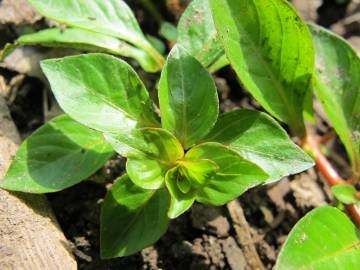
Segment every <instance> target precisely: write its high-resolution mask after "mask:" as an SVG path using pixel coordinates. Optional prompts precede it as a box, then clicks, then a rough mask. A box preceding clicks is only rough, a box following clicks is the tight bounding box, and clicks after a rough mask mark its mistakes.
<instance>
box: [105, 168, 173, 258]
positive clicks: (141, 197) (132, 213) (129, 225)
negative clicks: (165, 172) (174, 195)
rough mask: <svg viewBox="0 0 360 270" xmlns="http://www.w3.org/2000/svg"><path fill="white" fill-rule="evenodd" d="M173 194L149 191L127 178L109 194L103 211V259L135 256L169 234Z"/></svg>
mask: <svg viewBox="0 0 360 270" xmlns="http://www.w3.org/2000/svg"><path fill="white" fill-rule="evenodd" d="M168 207H169V194H168V193H167V192H166V190H165V189H159V190H156V191H154V190H145V189H142V188H140V187H138V186H136V185H134V184H133V183H132V182H131V181H130V179H129V177H128V176H127V175H124V176H122V177H121V178H120V179H118V180H117V181H116V182H115V183H114V185H113V186H112V187H111V189H110V190H109V192H108V193H107V195H106V197H105V200H104V203H103V206H102V209H101V226H100V234H101V235H100V236H101V237H100V240H101V257H102V258H106V259H109V258H114V257H122V256H128V255H132V254H134V253H136V252H138V251H140V250H142V249H143V248H145V247H147V246H149V245H151V244H153V243H154V242H156V241H157V240H158V239H159V238H160V237H161V236H162V235H163V234H164V233H165V232H166V230H167V227H168V224H169V219H168V217H167V215H166V212H167V210H168Z"/></svg>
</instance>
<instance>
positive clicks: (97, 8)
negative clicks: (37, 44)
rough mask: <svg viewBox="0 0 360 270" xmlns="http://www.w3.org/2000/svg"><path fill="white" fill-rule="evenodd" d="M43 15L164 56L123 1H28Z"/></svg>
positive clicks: (156, 56) (159, 59)
mask: <svg viewBox="0 0 360 270" xmlns="http://www.w3.org/2000/svg"><path fill="white" fill-rule="evenodd" d="M29 1H30V3H31V4H32V5H33V6H34V7H35V9H36V10H37V11H38V12H39V13H41V14H42V15H44V16H45V17H47V18H49V19H51V20H55V21H57V22H60V23H63V24H65V25H68V26H71V27H74V28H80V29H83V30H88V31H91V32H97V33H100V34H105V35H109V36H113V37H116V38H119V39H121V40H125V41H127V42H129V43H131V44H133V45H135V46H137V47H139V48H141V49H143V50H144V51H146V52H147V53H148V54H149V55H150V56H151V57H152V58H153V59H154V60H155V61H156V62H157V63H158V70H160V69H161V67H162V65H163V62H164V60H163V58H162V56H161V55H160V54H158V53H157V52H156V50H155V49H154V48H153V47H152V46H151V45H150V43H149V42H148V41H147V40H146V38H145V36H144V34H143V33H142V31H141V29H140V26H139V24H138V22H137V21H136V18H135V16H134V14H133V13H132V11H131V9H130V8H129V7H128V6H127V4H126V3H125V2H124V1H123V0H107V1H103V0H92V1H88V0H64V1H59V0H56V1H53V0H29Z"/></svg>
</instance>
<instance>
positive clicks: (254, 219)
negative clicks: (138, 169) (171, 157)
mask: <svg viewBox="0 0 360 270" xmlns="http://www.w3.org/2000/svg"><path fill="white" fill-rule="evenodd" d="M0 2H1V1H0ZM128 2H130V5H131V6H132V8H133V9H134V10H135V14H136V16H137V17H138V19H139V21H140V23H141V25H142V27H143V29H144V30H145V32H146V33H150V34H153V35H156V32H157V27H158V25H157V22H156V21H155V20H154V18H153V16H151V15H149V14H148V12H147V11H146V10H144V9H143V7H142V6H141V5H140V4H139V3H137V2H136V3H135V4H134V1H128ZM138 2H140V1H138ZM153 2H154V3H155V2H160V1H153ZM168 2H169V3H170V4H169V5H168V7H167V6H166V5H165V4H162V3H160V4H159V10H160V11H161V14H163V16H164V18H166V19H167V20H169V21H172V22H176V19H177V18H178V16H179V15H180V14H181V11H182V10H183V8H184V7H185V4H186V1H175V0H173V1H168ZM304 2H306V1H304ZM340 2H341V1H335V0H325V1H323V4H322V5H321V6H320V7H319V8H318V10H317V17H318V18H317V21H318V23H320V24H322V25H324V26H326V27H333V26H334V25H336V27H337V28H336V29H341V31H343V32H342V34H343V35H344V36H345V37H349V36H352V37H355V38H359V35H360V33H359V32H360V30H358V32H356V31H354V29H353V28H347V26H346V25H345V24H343V23H342V20H343V19H344V18H346V17H347V16H349V15H350V14H348V6H349V3H348V2H346V1H345V3H340ZM169 8H170V9H169ZM315 12H316V11H315ZM44 23H46V22H45V21H41V22H40V25H41V24H44ZM38 25H39V22H38V23H37V27H38ZM339 27H340V28H339ZM19 29H23V28H21V27H20V28H16V27H15V26H13V25H11V24H9V25H3V26H1V27H0V36H1V38H0V43H1V44H0V45H3V44H4V43H5V41H9V40H13V39H14V38H15V37H16V35H17V33H19V31H20V30H19ZM349 29H350V30H349ZM348 30H349V31H351V33H350V32H349V31H348ZM21 31H23V30H21ZM339 31H340V30H339ZM139 73H140V75H141V77H142V78H143V79H144V80H145V83H146V84H147V85H148V86H149V88H150V89H154V87H155V83H156V78H157V77H156V76H154V75H148V74H145V73H144V72H142V71H139ZM19 74H20V73H19V72H16V71H11V70H9V69H8V68H6V67H3V68H0V75H1V77H3V78H4V80H5V83H6V84H8V85H10V84H11V81H12V79H13V78H14V77H15V76H17V75H19ZM215 79H216V82H217V85H218V88H219V96H220V98H221V104H220V108H221V111H229V110H231V109H233V108H235V107H250V108H256V109H261V108H260V107H259V105H258V104H257V103H256V102H255V101H254V100H253V99H252V98H251V97H250V96H249V95H248V94H247V93H246V92H245V91H244V90H243V89H242V88H241V86H240V85H239V83H238V81H237V79H236V76H235V74H234V72H233V71H232V70H231V69H230V68H225V69H223V70H222V71H220V72H218V73H217V74H216V76H215ZM45 89H46V85H44V83H43V81H42V80H41V79H39V78H34V77H29V76H27V75H26V74H25V75H24V78H23V79H22V80H21V82H20V83H19V84H18V85H16V88H15V90H14V87H13V88H12V92H11V93H7V94H6V97H7V100H8V105H9V106H10V109H11V114H12V117H13V118H14V120H15V122H16V125H17V127H18V129H19V131H20V133H21V135H22V136H23V137H26V136H28V135H29V134H30V133H31V132H32V131H33V130H35V129H36V128H37V127H39V126H40V125H41V124H42V123H44V119H46V118H47V115H48V114H49V111H44V104H48V99H49V100H50V103H51V101H52V98H51V95H44V91H45V92H46V90H45ZM14 91H15V93H14ZM46 93H47V92H46ZM154 95H155V94H154ZM45 99H46V100H45ZM45 107H46V106H45ZM54 108H56V106H54ZM49 110H50V111H52V109H51V108H50V109H49ZM52 112H53V111H52ZM316 112H317V118H318V121H319V123H320V125H319V128H318V130H317V131H318V133H319V134H325V133H328V132H329V130H330V128H329V126H328V122H327V120H326V117H324V114H323V113H322V112H321V109H320V108H319V107H317V108H316ZM328 147H329V149H330V151H333V152H332V153H334V155H332V159H333V161H334V163H335V164H336V166H338V167H339V168H340V169H341V170H340V171H341V172H343V173H344V174H345V175H346V174H347V171H348V170H349V167H348V162H347V160H346V158H345V154H344V150H343V147H342V145H341V144H340V143H339V142H338V141H337V140H335V141H332V142H330V143H329V145H328ZM123 171H124V160H123V159H121V158H119V157H114V159H113V160H112V161H109V162H108V163H107V165H106V166H105V168H103V169H102V170H100V171H99V172H98V173H97V174H96V175H94V176H93V177H91V179H89V180H88V181H84V182H82V183H81V184H79V185H76V186H74V187H72V188H68V189H66V190H64V191H61V192H58V193H54V194H49V195H48V198H49V200H50V203H51V205H52V207H53V209H54V212H55V214H56V216H57V218H58V221H59V223H60V225H61V228H62V229H63V231H64V233H65V236H66V237H67V238H68V240H69V241H70V242H71V243H72V247H73V252H74V255H75V256H76V259H77V261H78V265H79V269H86V270H95V269H96V270H105V269H122V270H123V269H159V268H161V269H179V270H181V269H186V270H192V269H194V270H201V269H234V270H235V269H236V270H237V269H251V268H249V266H248V265H247V259H246V256H245V255H244V253H243V250H242V249H241V246H242V245H243V244H244V243H240V242H239V240H238V235H237V234H236V232H235V229H234V224H233V220H232V219H231V217H230V215H229V212H228V209H227V207H226V206H223V207H219V208H215V207H208V206H203V205H199V204H196V205H195V206H194V207H193V208H192V209H191V211H189V212H187V213H185V214H184V215H182V216H181V217H180V218H178V219H176V220H174V221H173V222H172V223H171V225H170V227H169V230H168V232H167V233H166V235H165V236H164V237H163V238H162V239H161V240H160V241H158V242H157V243H156V244H155V245H154V246H152V247H149V248H147V249H145V250H143V251H142V252H140V253H138V254H136V255H133V256H130V257H126V258H118V259H112V260H105V261H104V260H101V259H100V257H99V213H100V207H101V203H102V200H103V198H104V195H105V193H106V190H107V186H108V185H109V184H111V182H112V181H114V179H115V178H116V177H118V176H120V175H121V174H122V173H123ZM239 200H240V203H241V205H242V208H243V209H244V212H245V216H246V219H247V222H248V223H249V228H250V231H251V239H252V240H253V243H252V244H254V245H255V246H256V248H257V252H258V254H259V255H260V258H261V259H262V261H263V263H264V265H265V266H266V267H267V268H268V269H271V268H272V267H273V265H274V263H275V260H276V257H277V255H278V252H279V249H280V247H281V245H282V244H283V242H284V241H285V239H286V236H287V234H288V232H289V231H290V230H291V228H292V227H293V225H294V224H295V223H296V222H297V220H298V219H299V218H301V217H302V216H303V215H304V214H305V213H306V212H307V211H309V210H311V209H312V208H314V207H317V206H320V205H323V204H325V203H328V202H330V201H331V200H332V197H331V194H330V193H329V190H328V188H327V187H326V186H325V185H324V184H323V182H322V180H321V179H320V178H319V176H318V175H317V174H316V173H315V172H314V171H313V170H309V171H308V172H305V173H302V174H301V175H298V176H294V177H289V178H284V179H282V180H281V181H280V182H278V183H276V184H273V185H268V186H264V187H259V188H256V189H253V190H250V191H248V192H247V193H246V194H245V195H243V196H242V197H241V198H240V199H239Z"/></svg>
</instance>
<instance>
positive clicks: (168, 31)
mask: <svg viewBox="0 0 360 270" xmlns="http://www.w3.org/2000/svg"><path fill="white" fill-rule="evenodd" d="M159 35H160V36H162V37H163V38H165V39H167V40H169V41H173V42H175V41H176V38H177V28H176V26H175V25H174V24H172V23H170V22H166V21H165V22H162V23H161V25H160V29H159Z"/></svg>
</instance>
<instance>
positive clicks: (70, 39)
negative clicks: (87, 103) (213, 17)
mask: <svg viewBox="0 0 360 270" xmlns="http://www.w3.org/2000/svg"><path fill="white" fill-rule="evenodd" d="M24 45H41V46H44V47H61V48H75V49H81V50H86V51H95V52H104V53H110V54H114V55H121V56H125V57H130V58H133V59H135V60H137V61H138V62H139V64H140V65H141V67H142V68H143V69H144V70H145V71H148V72H155V71H157V70H158V65H157V63H156V62H155V61H154V59H152V58H151V57H149V55H148V54H146V53H145V52H144V51H142V50H139V49H137V48H136V47H133V46H131V45H129V44H128V43H126V42H123V41H121V40H119V39H117V38H114V37H111V36H107V35H103V34H99V33H95V32H90V31H86V30H80V29H72V28H67V29H58V28H52V29H46V30H43V31H39V32H37V33H34V34H28V35H24V36H21V37H20V38H19V39H17V40H16V42H15V46H13V47H12V48H11V50H10V49H8V51H5V53H4V56H6V55H8V54H9V53H10V52H11V51H12V50H14V49H15V48H16V47H18V46H24Z"/></svg>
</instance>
